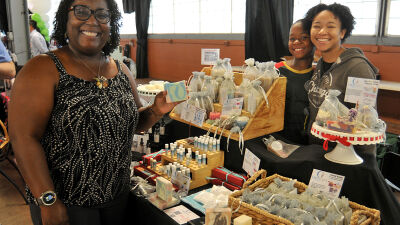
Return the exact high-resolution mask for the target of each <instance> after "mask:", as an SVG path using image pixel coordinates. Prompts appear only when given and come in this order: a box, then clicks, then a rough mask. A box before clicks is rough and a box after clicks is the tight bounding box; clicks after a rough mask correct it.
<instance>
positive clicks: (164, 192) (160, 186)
mask: <svg viewBox="0 0 400 225" xmlns="http://www.w3.org/2000/svg"><path fill="white" fill-rule="evenodd" d="M156 192H157V196H158V197H159V198H160V199H162V200H164V201H167V202H169V201H171V199H172V183H171V182H170V181H169V180H167V179H165V178H164V177H157V179H156Z"/></svg>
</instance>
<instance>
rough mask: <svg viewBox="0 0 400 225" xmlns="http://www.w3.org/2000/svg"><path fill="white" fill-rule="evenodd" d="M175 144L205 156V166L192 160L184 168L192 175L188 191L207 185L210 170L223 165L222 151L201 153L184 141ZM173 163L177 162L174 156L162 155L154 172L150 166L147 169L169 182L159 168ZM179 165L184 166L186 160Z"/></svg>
mask: <svg viewBox="0 0 400 225" xmlns="http://www.w3.org/2000/svg"><path fill="white" fill-rule="evenodd" d="M177 143H178V145H183V147H185V148H191V149H192V152H195V151H199V154H206V155H207V165H199V164H197V162H196V160H194V159H192V160H191V161H190V165H189V166H186V167H188V168H189V169H190V172H191V174H192V180H191V182H190V188H189V189H190V190H192V189H194V188H197V187H200V186H203V185H206V184H208V183H209V182H208V180H207V179H206V177H211V171H212V169H214V168H217V167H219V166H223V165H224V152H223V151H214V152H210V151H208V152H205V151H201V150H200V149H197V148H195V147H194V146H193V145H190V144H188V143H187V142H186V140H184V139H182V140H178V141H177ZM173 162H179V161H178V159H177V158H176V156H173V157H172V156H171V155H167V154H165V153H164V154H162V155H161V163H160V164H158V165H157V167H156V169H155V170H153V169H151V167H150V166H148V167H147V169H149V170H151V171H153V172H154V173H156V174H157V175H159V176H162V177H164V178H166V179H168V180H170V178H168V177H167V176H166V175H165V174H163V173H161V167H162V166H164V165H167V164H168V163H173ZM179 163H180V164H182V165H186V160H184V161H183V162H179Z"/></svg>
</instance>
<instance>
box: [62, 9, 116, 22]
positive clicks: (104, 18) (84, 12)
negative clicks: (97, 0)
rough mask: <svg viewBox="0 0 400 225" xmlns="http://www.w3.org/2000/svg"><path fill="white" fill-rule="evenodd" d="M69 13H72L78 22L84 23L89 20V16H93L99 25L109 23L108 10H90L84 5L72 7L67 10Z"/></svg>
mask: <svg viewBox="0 0 400 225" xmlns="http://www.w3.org/2000/svg"><path fill="white" fill-rule="evenodd" d="M69 11H74V15H75V17H76V18H77V19H78V20H81V21H86V20H88V19H89V18H90V16H91V15H92V14H93V15H94V18H96V20H97V21H98V22H99V23H108V22H110V17H111V14H110V11H109V10H108V9H96V10H93V9H90V8H89V7H88V6H86V5H74V6H71V8H69Z"/></svg>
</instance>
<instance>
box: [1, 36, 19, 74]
mask: <svg viewBox="0 0 400 225" xmlns="http://www.w3.org/2000/svg"><path fill="white" fill-rule="evenodd" d="M14 76H15V65H14V62H13V61H12V59H11V57H10V55H9V54H8V51H7V49H6V47H5V46H4V44H3V41H0V79H12V78H14Z"/></svg>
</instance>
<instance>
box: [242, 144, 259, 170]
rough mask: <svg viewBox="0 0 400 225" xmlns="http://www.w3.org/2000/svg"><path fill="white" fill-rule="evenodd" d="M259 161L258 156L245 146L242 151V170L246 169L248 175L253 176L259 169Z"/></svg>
mask: <svg viewBox="0 0 400 225" xmlns="http://www.w3.org/2000/svg"><path fill="white" fill-rule="evenodd" d="M260 162H261V160H260V158H258V157H257V156H256V155H254V154H253V153H252V152H251V151H250V150H249V149H248V148H246V151H245V152H244V159H243V166H242V168H243V169H244V171H246V172H247V173H248V174H249V175H250V176H253V174H254V173H255V172H257V171H258V170H259V168H260Z"/></svg>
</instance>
